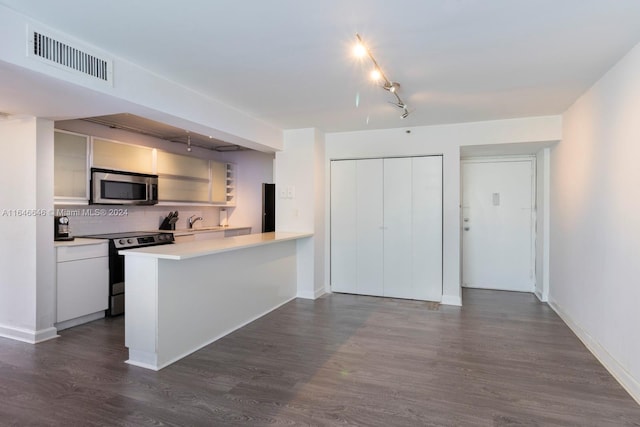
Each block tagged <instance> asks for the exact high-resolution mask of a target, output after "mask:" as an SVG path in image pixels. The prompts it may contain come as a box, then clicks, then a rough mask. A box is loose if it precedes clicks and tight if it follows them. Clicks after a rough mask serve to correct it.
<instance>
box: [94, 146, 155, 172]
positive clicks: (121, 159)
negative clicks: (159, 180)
mask: <svg viewBox="0 0 640 427" xmlns="http://www.w3.org/2000/svg"><path fill="white" fill-rule="evenodd" d="M92 166H93V167H96V168H104V169H116V170H123V171H130V172H138V173H154V172H153V149H152V148H148V147H142V146H139V145H130V144H124V143H120V142H115V141H108V140H105V139H99V138H93V163H92Z"/></svg>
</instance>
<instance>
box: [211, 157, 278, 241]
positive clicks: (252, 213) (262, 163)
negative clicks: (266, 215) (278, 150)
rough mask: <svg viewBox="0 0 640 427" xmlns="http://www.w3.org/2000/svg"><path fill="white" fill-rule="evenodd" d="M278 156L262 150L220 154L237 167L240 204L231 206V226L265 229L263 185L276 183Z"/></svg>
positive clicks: (253, 229) (237, 190)
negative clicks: (263, 222)
mask: <svg viewBox="0 0 640 427" xmlns="http://www.w3.org/2000/svg"><path fill="white" fill-rule="evenodd" d="M274 157H275V154H273V153H261V152H258V151H239V152H232V153H219V156H218V159H220V160H223V161H227V162H231V163H235V164H236V166H237V174H238V176H237V188H236V194H237V196H236V207H235V208H227V212H228V215H229V225H231V226H247V225H248V226H251V232H252V233H260V232H262V184H263V183H265V182H266V183H272V182H274V180H273V159H274Z"/></svg>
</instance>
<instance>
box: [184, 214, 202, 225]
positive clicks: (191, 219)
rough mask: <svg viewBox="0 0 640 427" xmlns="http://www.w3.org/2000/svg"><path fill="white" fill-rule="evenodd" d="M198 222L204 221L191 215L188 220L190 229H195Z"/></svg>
mask: <svg viewBox="0 0 640 427" xmlns="http://www.w3.org/2000/svg"><path fill="white" fill-rule="evenodd" d="M196 221H202V217H201V216H199V217H196V216H195V215H191V216H190V217H189V219H188V220H187V222H188V224H189V228H193V224H195V223H196Z"/></svg>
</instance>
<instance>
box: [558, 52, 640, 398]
mask: <svg viewBox="0 0 640 427" xmlns="http://www.w3.org/2000/svg"><path fill="white" fill-rule="evenodd" d="M638 75H640V45H638V46H636V47H635V48H633V49H632V50H631V51H630V52H629V54H627V55H626V56H625V57H624V58H623V59H622V60H621V61H620V62H619V63H618V64H617V65H615V66H614V67H613V68H612V69H611V70H609V71H608V72H607V74H605V75H604V76H603V77H602V78H601V79H600V80H599V81H598V82H597V83H596V84H595V85H594V86H593V87H592V88H591V89H590V90H589V91H587V92H586V93H585V94H584V95H583V96H582V97H581V98H580V99H578V101H577V102H576V103H575V104H574V105H573V106H571V107H570V108H569V109H568V110H567V111H566V113H565V114H564V115H563V124H564V126H563V139H562V142H561V143H560V144H558V146H557V147H555V148H554V149H553V150H552V154H551V218H552V221H551V271H550V281H551V284H550V295H549V300H550V303H551V304H552V306H553V307H554V308H555V309H556V310H557V311H558V312H559V313H560V314H561V315H562V316H563V318H564V320H565V321H566V322H567V323H568V324H569V325H570V326H571V327H572V328H573V329H574V331H575V332H576V333H577V335H578V336H579V337H580V338H581V339H582V340H583V341H584V342H585V344H586V345H587V346H588V347H589V348H590V349H591V350H592V351H593V352H594V354H596V356H597V357H598V358H599V359H600V361H601V362H603V364H604V365H605V366H606V367H607V368H608V369H609V370H610V371H611V372H612V374H613V375H614V376H615V377H616V378H617V379H618V380H619V381H621V383H622V384H623V385H624V386H625V387H626V388H627V390H628V391H630V392H631V393H632V395H634V396H635V398H636V400H638V402H640V333H639V330H640V329H639V328H640V286H639V285H638V283H639V277H640V262H638V260H639V256H640V216H639V214H638V213H639V212H640V166H639V162H638V159H640V120H639V119H638V116H639V113H640V79H638Z"/></svg>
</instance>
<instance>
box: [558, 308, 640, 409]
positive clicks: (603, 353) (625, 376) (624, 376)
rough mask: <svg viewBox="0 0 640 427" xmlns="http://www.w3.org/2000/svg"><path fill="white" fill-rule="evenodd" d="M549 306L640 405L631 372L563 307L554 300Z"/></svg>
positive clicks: (639, 393) (637, 386) (639, 391)
mask: <svg viewBox="0 0 640 427" xmlns="http://www.w3.org/2000/svg"><path fill="white" fill-rule="evenodd" d="M548 304H549V306H550V307H551V308H552V309H553V311H555V312H556V313H557V314H558V316H560V318H561V319H562V320H563V321H564V323H566V324H567V326H568V327H569V329H571V330H572V331H573V333H574V334H576V336H577V337H578V339H579V340H580V341H582V343H583V344H584V345H585V347H587V349H588V350H589V351H590V352H591V354H593V355H594V356H595V357H596V359H598V361H599V362H600V363H601V364H602V366H604V367H605V369H606V370H607V371H609V373H610V374H611V375H612V376H613V378H615V379H616V381H618V383H620V385H621V386H622V388H624V389H625V390H626V391H627V393H629V394H630V395H631V397H632V398H633V399H634V400H635V401H636V402H637V403H638V404H639V405H640V382H639V381H638V380H636V379H635V378H634V377H633V376H632V375H631V373H630V372H629V371H627V370H626V368H625V367H624V366H622V364H620V362H618V361H617V360H616V359H615V358H614V357H613V356H612V355H611V354H609V352H608V351H607V350H606V349H605V348H604V347H603V346H602V345H601V344H600V343H599V342H598V341H596V339H595V338H593V337H592V336H591V335H589V334H588V333H587V332H586V331H585V330H584V329H582V328H581V327H580V326H579V325H578V324H577V323H576V322H574V321H573V319H572V318H571V316H569V315H568V314H567V313H566V312H565V311H564V310H563V309H562V307H561V306H560V305H559V304H558V303H557V302H556V301H554V300H553V299H551V298H549V302H548Z"/></svg>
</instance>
